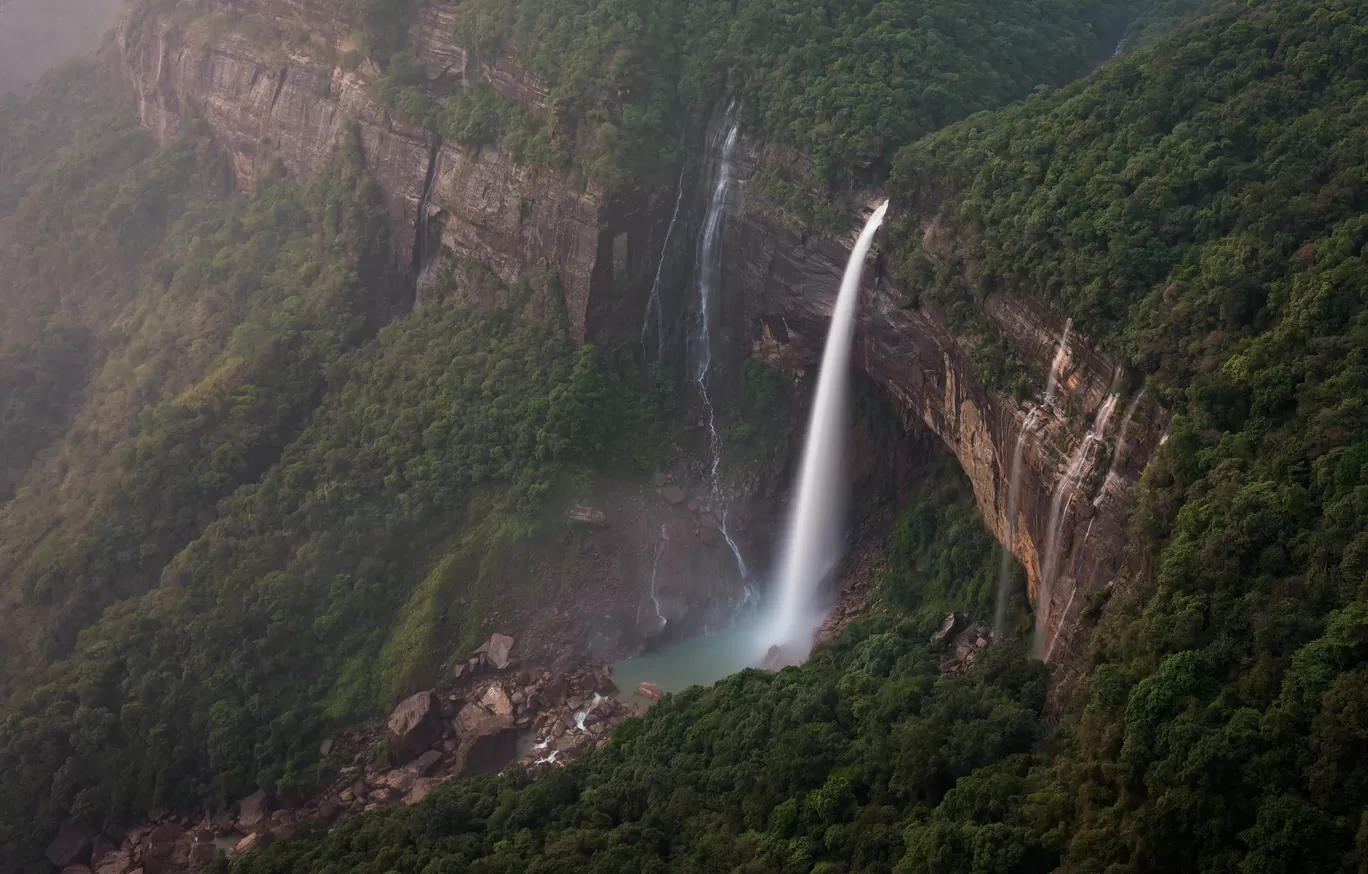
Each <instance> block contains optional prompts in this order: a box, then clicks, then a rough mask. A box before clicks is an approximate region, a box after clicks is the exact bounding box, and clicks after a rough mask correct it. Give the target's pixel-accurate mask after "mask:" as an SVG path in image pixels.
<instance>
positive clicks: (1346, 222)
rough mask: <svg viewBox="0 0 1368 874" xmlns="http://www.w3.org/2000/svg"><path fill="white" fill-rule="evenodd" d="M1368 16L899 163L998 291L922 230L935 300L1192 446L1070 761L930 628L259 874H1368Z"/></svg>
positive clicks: (1184, 37)
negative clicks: (1068, 320)
mask: <svg viewBox="0 0 1368 874" xmlns="http://www.w3.org/2000/svg"><path fill="white" fill-rule="evenodd" d="M1365 13H1368V9H1365V8H1364V6H1363V5H1362V4H1359V3H1352V2H1349V3H1329V4H1312V3H1296V2H1290V3H1276V4H1255V5H1253V6H1250V7H1247V8H1243V7H1242V8H1239V9H1229V10H1226V11H1223V12H1219V13H1217V14H1215V15H1213V16H1212V17H1210V18H1206V19H1204V20H1202V21H1201V22H1199V23H1196V24H1194V25H1192V26H1190V27H1187V28H1185V29H1183V30H1181V31H1180V32H1179V33H1177V34H1176V35H1174V36H1173V37H1171V38H1169V39H1167V40H1165V41H1163V42H1162V43H1161V44H1159V45H1157V46H1156V47H1154V48H1152V49H1149V50H1142V51H1139V52H1138V53H1137V54H1136V55H1134V56H1133V57H1132V58H1130V59H1128V60H1127V61H1125V62H1123V63H1120V64H1117V65H1115V66H1110V67H1108V68H1106V69H1105V70H1103V71H1102V72H1101V73H1099V74H1097V75H1096V76H1094V77H1092V78H1090V79H1089V80H1087V81H1086V82H1084V83H1081V84H1079V85H1077V86H1074V87H1072V88H1069V89H1066V90H1064V91H1063V92H1060V93H1057V94H1042V95H1039V96H1036V97H1033V98H1032V99H1031V100H1029V101H1028V102H1026V103H1025V104H1023V105H1021V106H1019V107H1014V108H1012V109H1009V110H1006V111H1003V112H1000V113H994V114H987V115H981V116H976V117H975V118H973V119H971V120H970V121H968V122H966V123H963V124H960V125H956V126H953V127H951V128H949V129H947V130H946V131H944V132H942V133H939V134H937V135H934V136H931V137H929V138H928V139H926V140H924V141H922V142H920V143H918V144H916V145H914V146H911V147H909V148H908V149H907V150H906V151H905V152H903V154H901V155H900V156H899V160H898V163H897V170H896V171H895V175H894V179H893V182H892V183H891V187H892V191H893V196H894V199H895V203H896V202H898V200H899V199H902V201H903V202H904V203H909V204H915V203H925V202H926V200H927V198H938V199H941V200H942V201H948V202H951V203H953V204H955V206H954V208H953V213H952V215H953V216H954V218H955V220H956V221H957V222H958V223H959V225H960V229H961V231H962V232H965V233H963V237H964V238H965V239H968V240H971V241H973V245H972V247H971V248H969V249H967V250H966V251H965V252H964V253H963V261H964V262H967V263H972V264H975V265H978V266H979V267H980V269H981V273H980V274H979V276H980V279H979V283H978V284H977V285H975V286H967V285H966V284H965V282H964V280H963V274H962V273H961V272H958V271H951V270H946V271H944V272H938V271H937V270H936V268H935V267H934V264H935V263H936V262H935V261H934V259H932V258H929V257H923V256H922V255H921V254H920V253H919V250H918V248H917V245H916V243H917V241H920V240H922V239H923V235H922V234H921V233H920V229H919V228H918V227H917V226H916V224H915V220H914V219H913V218H911V217H910V216H907V215H906V214H905V215H904V218H903V219H902V220H901V226H900V227H899V228H898V229H897V231H896V233H897V237H896V239H897V240H898V241H899V242H898V244H897V245H898V247H899V248H898V251H897V253H896V254H897V264H898V267H897V269H898V271H899V273H900V275H901V276H902V278H903V281H904V283H905V284H906V285H907V286H908V287H920V288H924V289H926V290H927V291H926V294H927V300H928V301H934V302H935V303H937V304H938V305H954V304H955V303H956V302H958V301H963V302H965V303H966V304H968V305H969V306H975V305H976V302H977V301H980V300H981V299H982V296H983V295H985V294H988V293H990V292H991V291H992V290H993V289H995V288H998V287H1001V286H1004V285H1024V286H1028V287H1033V288H1037V289H1040V290H1041V291H1043V292H1045V293H1047V294H1048V295H1050V296H1051V297H1052V298H1053V299H1054V300H1056V301H1058V303H1059V304H1060V305H1061V306H1062V307H1064V308H1065V309H1066V310H1067V311H1069V312H1072V313H1073V314H1074V315H1075V316H1076V317H1077V319H1078V320H1079V323H1080V324H1082V325H1086V326H1087V327H1088V328H1089V329H1090V330H1092V331H1094V332H1096V333H1097V334H1098V335H1099V336H1107V337H1110V338H1112V339H1111V342H1112V343H1114V344H1116V345H1117V347H1118V348H1121V349H1124V350H1126V352H1127V355H1128V357H1129V361H1130V366H1131V367H1132V368H1133V369H1134V370H1135V371H1136V372H1137V373H1138V374H1140V375H1141V376H1143V377H1145V378H1146V380H1147V383H1148V388H1149V390H1151V391H1155V392H1159V393H1162V394H1163V396H1164V397H1165V398H1166V400H1167V401H1168V402H1169V403H1170V404H1171V405H1172V407H1173V408H1174V409H1175V410H1176V411H1177V413H1178V414H1179V415H1178V416H1177V417H1176V418H1175V420H1174V423H1173V428H1172V436H1171V438H1170V439H1169V440H1168V442H1167V444H1166V446H1165V448H1164V450H1163V451H1162V452H1161V454H1160V455H1159V456H1158V457H1157V459H1155V460H1154V462H1153V465H1152V467H1151V469H1150V471H1149V473H1148V474H1147V476H1146V479H1145V485H1144V488H1143V495H1142V500H1141V509H1140V511H1139V512H1138V514H1137V517H1136V519H1135V521H1134V526H1133V537H1134V545H1133V549H1134V550H1135V559H1136V561H1135V562H1134V564H1133V568H1134V569H1135V571H1134V574H1133V575H1132V576H1130V577H1128V578H1125V579H1122V580H1120V581H1118V584H1117V588H1116V590H1115V591H1116V594H1114V595H1113V597H1112V603H1111V604H1110V605H1108V608H1107V610H1106V611H1105V616H1104V619H1103V621H1102V625H1101V627H1100V629H1099V631H1098V633H1097V636H1096V645H1095V647H1094V654H1093V656H1092V657H1091V658H1092V659H1093V667H1092V668H1091V669H1090V671H1089V673H1088V675H1087V678H1086V680H1085V682H1084V683H1083V684H1082V685H1081V686H1080V688H1079V689H1077V690H1076V694H1075V695H1074V696H1073V698H1072V699H1071V700H1069V701H1067V702H1066V703H1065V709H1064V720H1063V724H1062V726H1061V728H1060V729H1058V730H1057V731H1055V732H1054V733H1053V734H1052V735H1047V734H1045V733H1043V732H1041V731H1040V729H1039V728H1038V725H1037V724H1036V723H1035V721H1034V716H1033V714H1034V713H1035V712H1036V708H1038V706H1039V698H1037V697H1035V696H1036V695H1038V691H1037V690H1038V689H1039V686H1037V685H1035V684H1036V683H1038V682H1039V680H1038V679H1030V678H1031V677H1032V675H1031V674H1030V672H1029V671H1024V668H1023V667H1014V668H1009V667H1008V666H1009V665H1010V664H1011V657H1010V656H1009V655H1008V653H1007V648H1006V647H1004V648H1002V649H1001V650H1000V651H998V652H997V653H996V654H995V655H996V657H995V659H994V661H993V662H992V663H991V664H985V665H980V666H978V667H977V668H976V669H975V671H974V673H973V674H971V677H970V678H969V679H965V680H950V679H941V680H939V681H934V682H933V681H932V678H931V676H930V675H928V674H926V673H919V670H918V668H917V667H916V665H918V664H919V663H920V664H925V663H924V662H921V661H920V660H919V659H920V657H919V656H917V655H916V653H917V652H919V651H920V650H921V647H920V645H919V644H910V643H908V642H907V641H908V640H915V639H917V637H916V636H915V635H914V633H913V632H912V631H911V630H909V629H903V630H890V629H889V628H887V627H883V628H869V627H866V628H857V629H852V630H851V631H850V632H848V634H847V637H846V638H845V640H844V642H843V643H842V644H841V645H840V646H839V647H837V648H835V649H833V650H832V651H829V652H828V653H826V654H824V655H822V656H820V657H818V658H817V659H815V660H814V662H813V663H811V664H809V665H808V666H806V667H804V668H802V669H794V670H790V671H786V672H784V673H783V674H781V675H779V676H778V677H774V678H771V677H762V676H758V675H754V674H752V675H743V676H742V677H738V678H734V679H732V680H730V681H727V682H724V683H722V684H719V685H718V686H717V687H716V688H715V689H712V690H710V691H705V692H699V691H696V692H691V693H688V694H686V695H683V696H678V697H676V698H674V699H672V700H671V701H669V702H667V704H665V705H662V707H661V708H660V709H658V710H657V711H654V712H653V713H652V714H651V715H650V716H648V717H647V718H646V720H645V721H644V722H642V723H640V724H631V725H629V726H624V728H622V729H621V730H620V732H619V735H618V736H617V738H616V739H615V742H614V744H613V745H612V746H610V747H609V748H608V750H605V751H604V752H603V753H601V754H598V755H596V756H593V757H591V758H590V759H589V760H587V761H585V762H583V763H581V764H579V765H576V766H573V767H572V768H569V769H567V770H566V771H565V772H564V773H563V774H558V775H555V776H554V777H552V778H550V779H547V780H543V781H540V782H536V783H532V784H527V785H524V784H522V783H520V782H518V781H517V780H515V781H514V782H513V783H511V784H505V785H496V784H493V783H490V784H485V785H470V786H465V787H452V789H451V790H450V791H449V792H444V793H442V794H440V795H439V797H437V798H435V799H434V800H433V801H432V802H431V803H430V804H429V805H428V806H427V807H426V809H425V810H423V811H420V812H406V813H402V814H387V815H384V816H382V817H377V818H375V819H373V820H371V821H369V822H366V823H356V824H352V825H349V826H347V827H346V828H344V829H342V830H341V831H339V832H337V833H334V834H333V835H331V836H329V837H327V838H326V839H321V840H319V841H318V842H317V843H310V842H303V843H294V844H288V845H283V846H280V847H278V848H277V849H275V850H273V851H271V852H269V853H267V854H266V855H265V856H263V857H260V858H253V859H245V860H243V861H241V862H239V863H237V864H236V865H235V867H236V868H237V869H239V870H242V871H285V870H315V871H325V870H341V869H342V868H349V869H350V868H355V867H357V866H362V870H367V868H366V867H365V866H374V869H375V870H381V869H386V870H388V869H394V870H401V871H420V870H445V869H444V868H443V867H442V866H443V865H446V866H451V867H450V870H488V871H502V870H509V871H511V870H559V869H560V867H564V866H567V865H571V866H574V867H576V868H585V869H589V870H604V871H609V870H613V871H617V870H622V871H626V870H681V871H684V870H687V871H703V870H745V871H790V870H792V871H809V870H822V871H838V870H850V871H887V870H897V871H909V872H911V871H927V872H930V871H938V872H940V871H965V872H969V871H975V872H978V871H1035V870H1039V871H1049V870H1054V869H1056V868H1057V867H1058V866H1061V865H1063V866H1064V867H1065V868H1066V869H1067V870H1072V871H1099V872H1102V871H1111V872H1115V871H1131V870H1133V871H1144V870H1203V871H1215V870H1221V871H1229V870H1239V871H1242V872H1272V871H1301V870H1320V871H1324V870H1346V871H1353V870H1360V868H1361V866H1362V865H1363V864H1364V860H1365V858H1368V855H1366V854H1368V819H1365V818H1364V814H1363V810H1364V808H1365V805H1368V796H1365V794H1364V792H1365V785H1368V784H1365V783H1364V780H1363V767H1364V765H1363V762H1364V753H1365V746H1364V743H1365V741H1364V738H1365V736H1366V735H1365V723H1364V719H1363V713H1364V701H1365V700H1366V699H1365V688H1364V675H1365V667H1364V664H1365V657H1368V650H1366V649H1365V640H1368V635H1366V634H1365V632H1368V608H1366V607H1365V603H1364V597H1365V595H1364V588H1363V587H1364V585H1365V583H1366V582H1368V576H1365V572H1366V571H1368V566H1365V564H1364V556H1365V555H1368V552H1365V548H1364V543H1365V541H1364V537H1365V534H1364V531H1365V530H1368V525H1366V524H1365V522H1366V521H1368V520H1365V519H1364V517H1363V513H1364V512H1365V510H1364V507H1365V506H1368V504H1365V501H1368V465H1365V458H1366V457H1368V456H1365V455H1364V447H1365V446H1368V443H1365V439H1368V422H1365V421H1364V419H1363V415H1362V411H1361V407H1362V404H1361V403H1360V400H1361V398H1362V397H1363V396H1364V392H1365V384H1364V381H1365V377H1366V376H1368V374H1365V372H1364V371H1363V360H1364V355H1365V351H1366V350H1365V348H1364V343H1365V342H1366V341H1368V333H1366V329H1368V323H1365V319H1366V318H1368V315H1366V313H1368V307H1366V306H1365V304H1368V301H1365V300H1364V294H1365V289H1368V274H1365V268H1364V257H1365V252H1366V251H1368V250H1365V245H1368V227H1365V224H1364V207H1365V197H1366V196H1368V195H1365V192H1364V191H1363V188H1362V183H1363V179H1364V178H1365V166H1366V163H1365V159H1368V155H1365V154H1364V148H1365V147H1364V143H1365V142H1368V139H1365V136H1364V134H1365V131H1364V124H1365V122H1368V116H1365V115H1364V107H1365V106H1368V69H1366V68H1365V67H1364V66H1363V59H1364V58H1365V57H1368V46H1365V45H1364V40H1365V39H1366V38H1368V37H1366V36H1365V34H1366V33H1368V31H1365V30H1364V27H1363V25H1362V22H1363V20H1364V17H1365ZM961 597H962V596H961ZM1098 606H1100V605H1098ZM925 630H926V629H925V628H919V629H917V630H916V632H915V634H921V633H924V632H925ZM885 648H887V649H885ZM875 653H877V654H878V655H875ZM923 670H924V669H923ZM1012 678H1015V679H1012ZM928 693H929V694H928ZM983 696H989V697H983ZM989 701H993V702H995V703H993V704H989V703H988V702H989ZM952 702H953V703H952ZM901 708H908V709H901ZM866 720H868V721H866ZM1018 720H1019V721H1018ZM952 726H953V727H952ZM890 734H891V736H892V737H893V738H894V739H895V740H894V743H893V746H892V747H890V748H888V749H886V750H884V751H883V752H882V753H874V750H876V749H878V745H879V744H882V743H887V742H888V741H887V739H888V738H889V736H890ZM1027 736H1030V737H1031V740H1030V741H1029V742H1027V741H1026V740H1025V738H1026V737H1027ZM927 738H934V740H932V741H931V743H930V746H924V745H923V744H924V743H926V739H927ZM652 741H655V742H654V743H653V742H652ZM961 751H962V752H963V753H964V754H965V755H968V756H969V758H960V757H959V756H960V755H961ZM1014 753H1016V754H1025V755H1019V756H1016V757H1013V756H1012V754H1014ZM980 756H981V757H980ZM1002 756H1005V757H1006V758H1003V759H1001V760H1000V761H999V760H998V757H1002ZM799 763H801V765H800V764H799ZM795 768H796V770H795ZM476 859H479V860H480V861H478V862H477V861H474V860H476Z"/></svg>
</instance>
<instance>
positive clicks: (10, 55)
mask: <svg viewBox="0 0 1368 874" xmlns="http://www.w3.org/2000/svg"><path fill="white" fill-rule="evenodd" d="M119 5H120V4H119V0H0V94H3V93H5V92H7V91H11V90H13V89H15V88H18V87H19V86H21V85H23V84H24V83H26V82H31V81H33V80H34V79H36V78H38V77H39V76H40V75H42V74H43V73H44V72H46V71H47V70H49V69H50V68H52V67H54V66H56V65H57V64H60V63H61V62H62V61H65V60H66V59H68V58H70V57H73V56H75V55H80V54H84V53H86V52H88V51H91V50H92V49H94V48H95V47H96V46H98V45H99V43H100V37H101V36H102V35H103V34H104V33H105V31H107V30H109V28H111V27H113V25H114V20H115V19H116V18H117V17H118V14H119Z"/></svg>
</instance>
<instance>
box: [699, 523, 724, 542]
mask: <svg viewBox="0 0 1368 874" xmlns="http://www.w3.org/2000/svg"><path fill="white" fill-rule="evenodd" d="M697 533H698V539H699V540H701V541H703V545H704V546H720V545H721V544H722V540H723V537H722V532H721V531H718V530H717V529H716V528H705V527H703V526H701V525H700V526H699V528H698V532H697Z"/></svg>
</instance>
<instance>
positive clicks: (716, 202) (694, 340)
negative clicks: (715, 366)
mask: <svg viewBox="0 0 1368 874" xmlns="http://www.w3.org/2000/svg"><path fill="white" fill-rule="evenodd" d="M734 110H735V105H734V104H733V105H732V106H730V107H728V108H727V115H726V121H725V123H724V124H723V126H722V127H720V128H718V130H717V134H716V135H715V136H714V138H713V148H714V149H715V150H716V153H717V160H716V163H715V169H714V173H713V176H712V177H711V178H712V192H711V194H710V195H709V197H708V211H707V212H706V213H705V214H704V217H703V231H702V233H701V234H700V235H699V240H698V262H697V264H696V265H695V271H694V272H695V275H696V277H697V284H698V315H697V322H696V324H695V329H694V331H693V332H692V333H691V334H690V335H689V342H688V349H687V352H688V359H689V365H690V367H691V375H692V377H693V381H694V383H695V384H696V385H697V386H698V394H699V397H700V398H701V399H702V400H703V409H704V411H705V412H706V415H707V425H708V456H709V460H710V464H709V468H708V503H709V505H710V506H709V509H710V510H712V511H714V512H716V514H717V517H718V518H719V519H721V520H723V521H722V522H721V531H722V535H723V537H724V538H725V540H726V543H727V546H728V547H730V549H731V551H732V555H733V557H734V558H735V559H736V569H737V571H739V572H740V574H741V579H742V580H743V581H744V580H746V578H747V574H746V562H745V560H744V559H743V558H742V557H741V550H740V549H739V548H738V547H737V545H736V541H734V540H733V539H732V538H731V535H730V534H728V533H727V530H726V522H725V520H726V506H725V504H724V502H723V500H722V483H721V465H722V438H721V436H720V435H719V434H718V433H717V410H716V408H715V407H714V406H713V402H712V397H711V395H710V394H709V393H708V380H709V377H710V376H711V375H712V358H713V350H712V321H713V309H714V308H715V306H716V304H717V297H718V290H719V287H720V286H721V284H722V224H723V219H724V218H726V214H727V197H728V194H729V193H730V191H731V183H732V155H733V154H734V153H735V151H736V143H737V140H738V139H740V135H741V128H740V125H739V124H738V123H737V121H736V119H735V117H734V115H735V113H734ZM681 181H682V177H681ZM676 209H678V205H677V204H676ZM656 306H657V309H659V302H657V304H656Z"/></svg>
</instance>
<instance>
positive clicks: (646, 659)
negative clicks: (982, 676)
mask: <svg viewBox="0 0 1368 874" xmlns="http://www.w3.org/2000/svg"><path fill="white" fill-rule="evenodd" d="M887 211H888V203H887V202H885V203H883V204H881V205H880V206H879V207H878V208H877V209H876V210H874V213H873V214H872V215H871V216H870V217H869V221H868V222H866V224H865V227H864V230H862V231H861V232H860V236H859V239H858V240H857V241H856V243H855V247H854V249H853V250H852V251H851V253H850V260H849V262H848V263H847V264H846V270H845V275H844V277H843V278H842V280H841V291H840V294H839V296H838V297H837V300H836V307H835V310H834V311H833V313H832V319H831V327H830V329H829V332H828V334H827V342H826V348H825V351H824V352H823V355H822V366H821V370H820V372H819V375H818V378H817V393H816V396H815V398H814V400H813V405H812V413H811V416H810V418H809V422H808V431H807V440H806V443H805V444H804V448H803V460H802V466H801V467H800V473H799V478H798V485H797V489H796V491H795V494H796V501H795V502H794V504H793V508H792V510H791V512H790V516H789V522H788V527H787V530H786V533H785V537H784V541H783V545H782V549H783V552H782V558H781V560H780V564H779V573H778V576H777V578H776V580H775V584H774V586H773V587H772V589H771V591H770V593H769V596H768V597H767V598H766V599H765V603H763V604H762V605H761V607H760V610H759V612H756V613H751V614H748V615H746V616H744V617H740V618H739V619H738V621H737V622H736V623H734V624H733V625H732V626H731V627H729V628H727V629H725V630H723V631H720V632H717V633H715V634H711V635H705V636H703V637H697V638H693V639H691V640H686V641H684V642H683V643H680V644H677V645H675V646H672V647H669V648H666V649H663V650H660V651H658V652H656V653H652V654H650V655H646V656H643V657H641V658H639V659H632V660H629V661H623V662H619V663H618V664H617V665H615V666H614V671H613V673H614V678H615V682H617V684H618V686H619V687H620V688H621V689H623V691H624V692H626V693H628V694H630V693H631V691H632V690H633V689H635V688H636V686H637V685H638V684H639V683H644V682H650V683H655V684H657V685H659V686H660V687H661V688H662V689H663V690H664V691H666V692H676V691H679V690H681V689H684V688H686V687H688V686H690V685H694V684H698V683H711V682H715V681H717V680H720V679H722V678H723V677H726V676H728V675H729V674H732V673H735V672H736V671H739V670H741V669H743V668H747V667H759V666H761V665H766V666H769V667H776V666H780V665H791V664H799V663H801V662H803V661H805V660H806V659H807V657H808V655H809V654H810V653H811V651H812V637H813V632H814V631H815V630H816V629H817V627H818V626H819V625H820V624H821V622H822V619H823V617H824V615H825V613H826V608H827V607H828V606H829V604H828V603H826V601H825V600H824V598H823V594H822V590H823V583H824V582H826V580H827V578H828V577H829V576H830V574H831V572H832V571H833V570H834V569H835V568H836V565H837V564H838V562H839V561H840V559H841V556H842V554H843V553H844V551H845V508H846V503H847V497H848V493H849V482H848V481H847V479H846V477H847V467H846V454H845V438H846V432H847V431H848V430H849V428H850V418H851V401H850V357H851V347H852V345H853V340H854V334H855V316H856V314H857V313H858V311H859V298H860V280H861V278H862V276H863V273H864V263H865V259H866V257H868V255H869V249H870V247H871V246H872V245H873V241H874V234H875V233H876V232H877V231H878V229H879V226H880V225H881V224H882V223H883V219H884V215H885V214H886V213H887ZM775 647H777V648H778V650H777V652H775V651H774V650H773V648H775Z"/></svg>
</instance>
